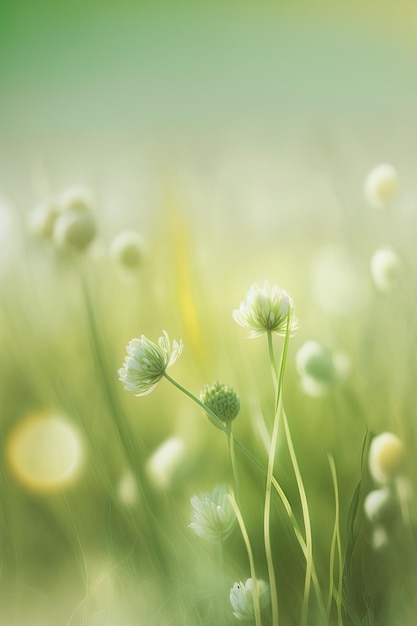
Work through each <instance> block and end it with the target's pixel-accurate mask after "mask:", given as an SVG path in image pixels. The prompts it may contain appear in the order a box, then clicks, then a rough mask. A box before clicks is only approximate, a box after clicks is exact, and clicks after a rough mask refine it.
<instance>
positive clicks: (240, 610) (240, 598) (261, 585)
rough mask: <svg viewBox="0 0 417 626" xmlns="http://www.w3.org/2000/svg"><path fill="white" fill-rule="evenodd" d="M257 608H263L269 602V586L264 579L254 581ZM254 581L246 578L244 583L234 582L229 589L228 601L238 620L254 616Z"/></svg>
mask: <svg viewBox="0 0 417 626" xmlns="http://www.w3.org/2000/svg"><path fill="white" fill-rule="evenodd" d="M256 586H257V592H258V599H259V608H260V609H261V611H262V610H263V609H265V608H266V607H267V606H268V604H269V602H270V593H269V586H268V584H267V583H266V582H265V581H264V580H257V581H256ZM253 591H254V581H253V579H252V578H248V579H247V581H246V582H245V583H243V582H242V581H239V582H236V583H235V584H234V585H233V587H232V588H231V590H230V603H231V605H232V607H233V615H234V616H235V617H237V619H239V620H246V619H252V620H253V618H254V617H255V608H254V602H253Z"/></svg>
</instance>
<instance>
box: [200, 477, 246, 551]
mask: <svg viewBox="0 0 417 626" xmlns="http://www.w3.org/2000/svg"><path fill="white" fill-rule="evenodd" d="M191 506H192V508H193V519H194V521H193V522H191V524H189V528H192V529H193V530H194V532H195V533H196V535H198V536H199V537H201V538H202V539H205V540H206V541H210V542H212V543H216V542H217V541H220V540H222V539H225V538H226V537H228V536H229V535H230V533H231V532H232V530H233V529H234V527H235V525H236V515H235V512H234V510H233V507H232V504H231V502H230V498H229V493H228V490H227V488H226V487H224V486H223V485H218V486H217V487H215V488H214V490H213V491H212V493H203V494H201V496H193V497H192V498H191Z"/></svg>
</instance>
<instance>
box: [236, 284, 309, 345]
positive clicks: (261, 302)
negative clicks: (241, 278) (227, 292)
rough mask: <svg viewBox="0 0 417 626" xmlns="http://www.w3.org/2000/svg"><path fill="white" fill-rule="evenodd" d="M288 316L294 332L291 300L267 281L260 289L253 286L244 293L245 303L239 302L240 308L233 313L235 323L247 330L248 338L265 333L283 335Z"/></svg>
mask: <svg viewBox="0 0 417 626" xmlns="http://www.w3.org/2000/svg"><path fill="white" fill-rule="evenodd" d="M288 315H289V316H290V320H289V328H290V330H295V329H296V328H297V320H296V318H295V317H294V303H293V300H292V298H291V297H290V296H289V295H288V294H287V292H286V291H284V290H283V289H280V288H279V287H278V286H277V285H274V286H273V287H271V286H270V284H269V282H268V281H267V280H266V281H265V282H264V284H263V285H262V287H260V286H259V285H257V284H256V283H255V284H253V285H252V286H251V288H250V289H249V291H248V292H247V293H246V302H241V304H240V307H239V308H238V309H235V310H234V311H233V319H234V320H235V322H237V323H238V324H240V326H243V327H244V328H249V331H250V332H249V337H257V336H258V335H262V333H265V332H271V333H276V334H277V335H285V332H286V328H287V318H288Z"/></svg>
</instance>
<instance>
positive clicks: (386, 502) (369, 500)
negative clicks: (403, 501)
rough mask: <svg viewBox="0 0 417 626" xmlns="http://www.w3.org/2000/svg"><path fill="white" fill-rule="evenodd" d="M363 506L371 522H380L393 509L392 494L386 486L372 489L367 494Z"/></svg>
mask: <svg viewBox="0 0 417 626" xmlns="http://www.w3.org/2000/svg"><path fill="white" fill-rule="evenodd" d="M363 508H364V511H365V515H366V517H367V518H368V520H369V521H370V522H372V523H373V524H376V523H377V522H382V521H383V520H384V519H385V518H386V517H387V516H389V514H390V513H392V511H393V509H395V498H394V495H393V493H392V491H391V490H390V489H389V488H388V487H386V486H385V487H382V488H381V489H373V491H370V492H369V493H368V494H367V496H366V498H365V501H364V503H363Z"/></svg>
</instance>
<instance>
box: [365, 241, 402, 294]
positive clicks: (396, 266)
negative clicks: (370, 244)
mask: <svg viewBox="0 0 417 626" xmlns="http://www.w3.org/2000/svg"><path fill="white" fill-rule="evenodd" d="M370 266H371V275H372V278H373V281H374V283H375V286H376V288H377V289H378V290H379V291H382V292H385V293H387V292H389V291H391V290H392V289H393V288H394V287H395V285H396V284H397V283H398V279H399V277H400V274H401V270H402V263H401V260H400V258H399V256H398V254H397V253H396V252H395V251H394V250H392V249H391V248H380V249H379V250H376V251H375V252H374V253H373V255H372V257H371V262H370Z"/></svg>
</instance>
